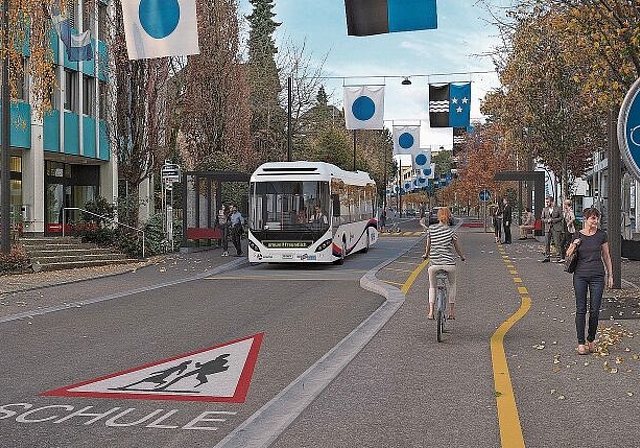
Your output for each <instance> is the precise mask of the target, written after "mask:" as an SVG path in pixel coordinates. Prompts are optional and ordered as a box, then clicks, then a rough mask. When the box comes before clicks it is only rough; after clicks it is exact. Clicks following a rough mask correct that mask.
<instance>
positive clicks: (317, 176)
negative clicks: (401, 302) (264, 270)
mask: <svg viewBox="0 0 640 448" xmlns="http://www.w3.org/2000/svg"><path fill="white" fill-rule="evenodd" d="M376 205H377V191H376V184H375V182H374V181H373V179H372V178H371V176H369V173H365V172H363V171H357V172H353V171H344V170H342V169H340V168H338V167H337V166H334V165H331V164H329V163H324V162H270V163H265V164H263V165H261V166H260V167H259V168H258V169H257V170H256V171H255V172H254V173H253V174H252V175H251V179H250V184H249V220H248V224H249V226H248V227H249V228H248V257H249V261H250V262H252V263H292V262H298V263H299V262H304V263H332V262H335V263H337V264H342V263H343V262H344V259H345V257H347V256H348V255H350V254H352V253H355V252H358V251H363V252H366V251H368V250H369V247H370V246H371V245H372V244H374V243H375V242H376V241H377V240H378V220H377V207H376Z"/></svg>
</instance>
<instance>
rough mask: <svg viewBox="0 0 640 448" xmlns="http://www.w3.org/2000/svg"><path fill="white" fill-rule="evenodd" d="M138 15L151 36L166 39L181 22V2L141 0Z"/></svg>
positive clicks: (174, 0) (173, 0) (172, 0)
mask: <svg viewBox="0 0 640 448" xmlns="http://www.w3.org/2000/svg"><path fill="white" fill-rule="evenodd" d="M138 15H139V16H140V24H141V25H142V28H144V30H145V31H146V32H147V33H148V34H149V36H151V37H153V38H155V39H164V38H165V37H167V36H168V35H169V34H171V33H173V31H174V30H175V29H176V27H177V26H178V22H180V4H179V3H178V2H177V0H140V6H139V7H138Z"/></svg>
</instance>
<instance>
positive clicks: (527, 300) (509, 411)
mask: <svg viewBox="0 0 640 448" xmlns="http://www.w3.org/2000/svg"><path fill="white" fill-rule="evenodd" d="M503 258H505V262H507V258H508V256H507V257H504V256H503ZM506 265H507V268H512V267H514V266H513V264H511V261H509V262H507V263H506ZM509 273H510V274H511V275H513V277H512V279H513V282H514V283H522V279H521V278H520V277H517V275H518V274H517V272H516V271H509ZM518 293H519V294H521V300H520V308H518V310H517V311H516V312H515V313H514V314H512V315H511V317H509V318H508V319H507V320H506V321H504V322H503V323H502V324H501V325H500V326H499V327H498V329H497V330H496V331H495V333H493V335H492V336H491V363H492V365H493V382H494V387H495V395H496V407H497V409H498V424H499V426H500V445H501V446H502V448H524V447H525V444H524V437H523V435H522V427H521V425H520V416H519V415H518V406H517V404H516V397H515V394H514V392H513V385H512V384H511V375H510V374H509V365H508V364H507V356H506V354H505V351H504V336H505V335H506V334H507V331H509V329H510V328H511V327H512V326H513V325H514V324H515V323H516V322H518V321H519V320H520V319H522V317H523V316H524V315H525V314H527V312H528V311H529V309H530V308H531V297H529V296H528V292H527V288H525V287H523V286H518Z"/></svg>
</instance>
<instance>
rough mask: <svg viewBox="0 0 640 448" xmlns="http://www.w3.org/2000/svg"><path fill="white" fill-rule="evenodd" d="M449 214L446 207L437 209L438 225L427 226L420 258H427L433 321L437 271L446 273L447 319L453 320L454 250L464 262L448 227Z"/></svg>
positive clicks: (454, 235) (453, 234)
mask: <svg viewBox="0 0 640 448" xmlns="http://www.w3.org/2000/svg"><path fill="white" fill-rule="evenodd" d="M450 221H451V212H450V211H449V208H448V207H441V208H439V209H438V224H434V225H432V226H429V230H428V232H427V246H426V248H425V251H424V255H423V256H422V258H424V259H426V258H429V260H430V262H431V263H430V265H429V269H428V270H427V272H428V273H429V315H428V316H427V318H428V319H433V311H434V307H435V303H436V274H437V273H438V271H446V273H447V277H448V278H449V317H448V319H455V313H454V306H455V302H456V260H455V257H454V253H453V251H454V249H455V251H456V252H457V253H458V255H459V256H460V259H461V260H462V261H464V260H465V258H464V255H463V254H462V249H460V245H459V244H458V235H456V232H454V231H453V229H452V228H451V227H449V222H450Z"/></svg>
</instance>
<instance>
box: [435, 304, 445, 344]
mask: <svg viewBox="0 0 640 448" xmlns="http://www.w3.org/2000/svg"><path fill="white" fill-rule="evenodd" d="M443 321H444V314H443V312H442V310H438V311H436V339H437V340H438V342H442V324H443Z"/></svg>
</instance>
